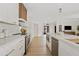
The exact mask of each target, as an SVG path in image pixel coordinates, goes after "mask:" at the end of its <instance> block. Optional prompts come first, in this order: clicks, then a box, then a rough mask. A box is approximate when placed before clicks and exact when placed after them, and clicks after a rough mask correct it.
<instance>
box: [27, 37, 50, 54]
mask: <svg viewBox="0 0 79 59" xmlns="http://www.w3.org/2000/svg"><path fill="white" fill-rule="evenodd" d="M26 56H51V54H50V52H49V51H48V50H47V48H46V41H45V39H42V38H41V37H34V38H33V41H32V43H31V46H30V47H29V49H28V52H27V55H26Z"/></svg>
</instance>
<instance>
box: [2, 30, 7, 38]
mask: <svg viewBox="0 0 79 59" xmlns="http://www.w3.org/2000/svg"><path fill="white" fill-rule="evenodd" d="M2 33H4V38H6V29H2Z"/></svg>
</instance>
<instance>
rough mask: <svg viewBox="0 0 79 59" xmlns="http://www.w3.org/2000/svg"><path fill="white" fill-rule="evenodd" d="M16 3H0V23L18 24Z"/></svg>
mask: <svg viewBox="0 0 79 59" xmlns="http://www.w3.org/2000/svg"><path fill="white" fill-rule="evenodd" d="M18 15H19V12H18V4H17V3H0V21H4V22H8V23H14V24H16V23H18V19H19V16H18Z"/></svg>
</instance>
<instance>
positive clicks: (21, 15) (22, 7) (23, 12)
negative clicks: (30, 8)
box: [19, 3, 27, 20]
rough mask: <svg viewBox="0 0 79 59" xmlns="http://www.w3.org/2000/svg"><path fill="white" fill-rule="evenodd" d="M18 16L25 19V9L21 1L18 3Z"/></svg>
mask: <svg viewBox="0 0 79 59" xmlns="http://www.w3.org/2000/svg"><path fill="white" fill-rule="evenodd" d="M19 18H22V19H25V20H27V10H26V8H25V6H24V4H23V3H19Z"/></svg>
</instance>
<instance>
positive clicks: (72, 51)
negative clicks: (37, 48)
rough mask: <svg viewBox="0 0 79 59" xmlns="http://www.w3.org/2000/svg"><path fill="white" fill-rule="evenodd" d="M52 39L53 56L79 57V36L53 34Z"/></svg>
mask: <svg viewBox="0 0 79 59" xmlns="http://www.w3.org/2000/svg"><path fill="white" fill-rule="evenodd" d="M51 39H52V40H51V41H52V45H51V46H52V49H51V50H52V55H53V56H54V55H55V56H79V44H78V42H79V36H76V35H68V34H53V35H51ZM76 42H77V43H76Z"/></svg>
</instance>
